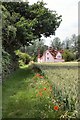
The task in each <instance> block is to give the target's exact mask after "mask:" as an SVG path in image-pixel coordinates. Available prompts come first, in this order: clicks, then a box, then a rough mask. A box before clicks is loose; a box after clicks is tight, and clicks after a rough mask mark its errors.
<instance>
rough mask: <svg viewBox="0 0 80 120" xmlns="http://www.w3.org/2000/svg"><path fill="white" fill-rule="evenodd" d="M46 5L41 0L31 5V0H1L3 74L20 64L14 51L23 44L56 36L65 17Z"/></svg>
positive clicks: (27, 44) (26, 44) (28, 44)
mask: <svg viewBox="0 0 80 120" xmlns="http://www.w3.org/2000/svg"><path fill="white" fill-rule="evenodd" d="M45 5H46V4H45V3H44V2H42V1H41V2H37V3H34V4H32V5H30V4H29V2H3V3H2V5H1V9H2V21H3V22H2V43H3V45H2V46H3V51H2V55H3V73H7V72H8V73H10V69H11V71H14V70H15V69H16V67H17V66H18V65H17V63H18V62H17V61H18V57H17V56H16V55H15V51H16V50H18V49H20V47H24V46H30V45H31V44H33V43H34V41H35V40H40V38H41V36H42V35H43V36H45V37H49V36H50V35H55V31H56V29H57V28H58V27H59V26H60V23H61V21H62V18H61V17H62V16H61V15H58V14H57V12H56V11H51V10H49V9H48V8H46V7H45ZM7 59H8V60H7ZM8 68H9V69H8Z"/></svg>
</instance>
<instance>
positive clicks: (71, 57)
mask: <svg viewBox="0 0 80 120" xmlns="http://www.w3.org/2000/svg"><path fill="white" fill-rule="evenodd" d="M63 58H64V59H65V61H66V62H67V61H73V60H75V58H76V56H75V54H74V53H72V52H71V51H69V50H65V51H64V53H63Z"/></svg>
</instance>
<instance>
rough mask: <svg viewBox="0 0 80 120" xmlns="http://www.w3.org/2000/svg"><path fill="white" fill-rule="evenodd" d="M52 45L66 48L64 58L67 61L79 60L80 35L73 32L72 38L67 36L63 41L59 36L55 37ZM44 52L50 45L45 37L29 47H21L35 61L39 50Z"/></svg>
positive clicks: (56, 48)
mask: <svg viewBox="0 0 80 120" xmlns="http://www.w3.org/2000/svg"><path fill="white" fill-rule="evenodd" d="M50 47H52V48H53V49H55V50H64V53H63V58H64V59H65V61H74V60H76V61H79V59H80V52H79V51H80V50H79V49H80V36H76V35H75V34H73V35H72V36H71V38H66V39H65V40H64V41H61V40H60V38H59V37H55V38H54V39H53V40H52V41H51V43H50ZM39 49H40V53H41V54H43V52H44V51H45V50H47V49H48V46H47V45H45V42H44V40H43V39H41V40H40V41H39V40H36V41H34V43H33V45H30V46H28V47H26V46H25V47H21V49H20V50H21V51H22V52H25V53H28V54H29V55H30V56H32V58H33V60H34V61H37V56H38V50H39Z"/></svg>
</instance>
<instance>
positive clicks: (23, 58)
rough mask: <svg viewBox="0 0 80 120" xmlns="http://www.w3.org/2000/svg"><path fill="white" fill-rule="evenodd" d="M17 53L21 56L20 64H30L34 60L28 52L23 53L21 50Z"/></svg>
mask: <svg viewBox="0 0 80 120" xmlns="http://www.w3.org/2000/svg"><path fill="white" fill-rule="evenodd" d="M16 55H18V56H19V63H20V65H24V64H28V63H29V62H30V61H31V60H32V58H31V57H30V56H29V55H28V54H27V53H22V52H21V51H20V50H17V51H16Z"/></svg>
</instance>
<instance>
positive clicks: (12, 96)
mask: <svg viewBox="0 0 80 120" xmlns="http://www.w3.org/2000/svg"><path fill="white" fill-rule="evenodd" d="M36 65H37V66H39V67H40V68H41V70H42V72H41V71H40V72H38V71H35V70H34V69H33V67H32V66H29V67H28V66H23V67H21V68H20V69H19V70H17V71H16V72H15V73H14V74H12V75H11V76H9V77H8V78H7V80H6V81H4V82H3V110H2V112H3V118H67V117H69V118H70V117H71V118H76V114H77V109H76V104H77V83H78V67H77V66H78V63H57V64H56V63H55V64H51V63H50V64H49V63H47V64H46V63H44V64H35V66H36ZM47 66H48V67H47ZM50 66H52V67H51V68H50ZM54 66H55V67H54ZM61 66H64V67H63V68H62V67H61ZM66 66H68V67H66ZM70 66H73V67H71V68H70ZM74 66H76V67H74Z"/></svg>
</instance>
